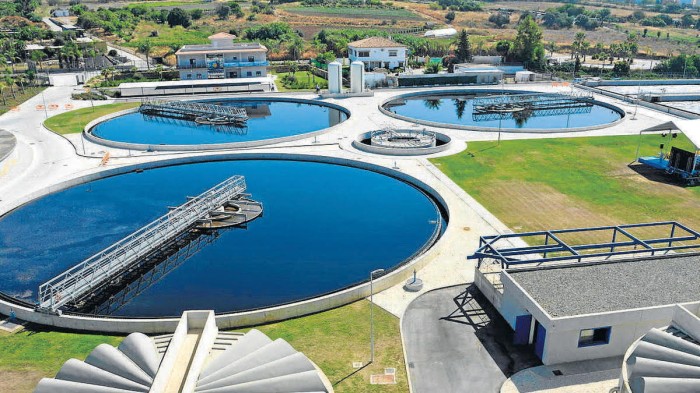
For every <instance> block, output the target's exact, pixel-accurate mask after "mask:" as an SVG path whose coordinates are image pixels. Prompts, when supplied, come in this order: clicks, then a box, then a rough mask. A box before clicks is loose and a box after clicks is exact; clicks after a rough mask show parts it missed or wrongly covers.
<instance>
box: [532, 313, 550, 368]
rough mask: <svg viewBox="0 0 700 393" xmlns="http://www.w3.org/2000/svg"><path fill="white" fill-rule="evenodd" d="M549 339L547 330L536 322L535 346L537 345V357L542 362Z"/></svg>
mask: <svg viewBox="0 0 700 393" xmlns="http://www.w3.org/2000/svg"><path fill="white" fill-rule="evenodd" d="M546 337H547V330H546V329H545V328H544V326H542V325H540V323H539V321H537V320H535V337H534V338H533V340H532V341H533V344H534V345H535V355H537V357H538V358H540V360H542V356H543V355H544V342H545V339H546Z"/></svg>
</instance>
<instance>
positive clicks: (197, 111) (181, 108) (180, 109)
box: [139, 100, 248, 122]
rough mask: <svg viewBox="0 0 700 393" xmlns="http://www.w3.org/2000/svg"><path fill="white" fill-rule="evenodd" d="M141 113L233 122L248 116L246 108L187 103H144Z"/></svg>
mask: <svg viewBox="0 0 700 393" xmlns="http://www.w3.org/2000/svg"><path fill="white" fill-rule="evenodd" d="M139 112H141V113H146V114H154V115H164V116H168V115H177V116H185V117H188V118H192V119H196V118H198V117H203V118H207V119H214V118H220V119H226V120H228V121H231V122H244V121H246V120H248V114H247V112H246V110H245V109H244V108H239V107H235V106H224V105H216V104H209V103H201V102H187V101H155V100H154V101H148V100H147V101H144V102H143V103H141V106H140V107H139Z"/></svg>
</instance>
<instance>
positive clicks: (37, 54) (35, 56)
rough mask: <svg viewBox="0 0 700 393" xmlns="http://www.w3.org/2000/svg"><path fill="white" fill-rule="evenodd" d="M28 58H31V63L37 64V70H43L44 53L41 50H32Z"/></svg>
mask: <svg viewBox="0 0 700 393" xmlns="http://www.w3.org/2000/svg"><path fill="white" fill-rule="evenodd" d="M30 57H31V59H32V61H34V62H35V63H37V64H39V69H40V70H42V71H43V69H44V68H43V63H42V60H43V59H44V58H46V53H44V51H43V50H33V51H32V54H31V55H30Z"/></svg>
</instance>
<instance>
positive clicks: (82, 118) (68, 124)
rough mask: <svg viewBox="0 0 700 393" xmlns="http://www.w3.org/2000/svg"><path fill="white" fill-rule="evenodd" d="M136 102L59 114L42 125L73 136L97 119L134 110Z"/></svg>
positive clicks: (58, 132)
mask: <svg viewBox="0 0 700 393" xmlns="http://www.w3.org/2000/svg"><path fill="white" fill-rule="evenodd" d="M138 105H139V104H138V102H125V103H118V104H107V105H99V106H96V107H94V108H82V109H77V110H74V111H70V112H65V113H61V114H60V115H56V116H52V117H49V118H48V119H46V121H45V122H44V125H45V126H46V128H48V129H49V130H51V131H53V132H55V133H57V134H61V135H63V134H74V133H78V132H82V131H83V128H85V126H86V125H87V124H88V123H89V122H91V121H93V120H95V119H97V118H98V117H101V116H104V115H108V114H110V113H113V112H117V111H121V110H124V109H129V108H135V107H137V106H138Z"/></svg>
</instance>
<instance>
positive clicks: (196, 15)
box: [190, 8, 204, 20]
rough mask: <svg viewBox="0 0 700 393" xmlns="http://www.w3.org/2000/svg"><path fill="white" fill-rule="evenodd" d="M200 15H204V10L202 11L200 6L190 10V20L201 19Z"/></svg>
mask: <svg viewBox="0 0 700 393" xmlns="http://www.w3.org/2000/svg"><path fill="white" fill-rule="evenodd" d="M202 16H204V11H202V9H201V8H195V9H193V10H191V11H190V17H192V20H199V19H202Z"/></svg>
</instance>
